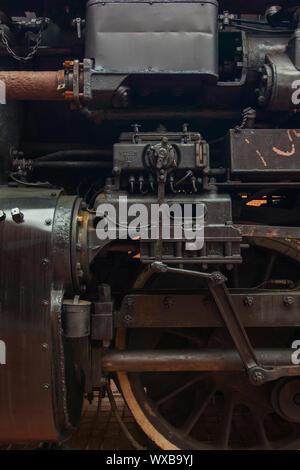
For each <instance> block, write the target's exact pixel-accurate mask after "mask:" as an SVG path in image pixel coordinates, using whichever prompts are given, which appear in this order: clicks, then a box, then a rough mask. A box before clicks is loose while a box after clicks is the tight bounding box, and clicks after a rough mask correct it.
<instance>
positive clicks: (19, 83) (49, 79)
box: [0, 71, 64, 101]
mask: <svg viewBox="0 0 300 470" xmlns="http://www.w3.org/2000/svg"><path fill="white" fill-rule="evenodd" d="M0 80H2V81H3V82H4V83H5V84H6V99H7V100H22V101H31V100H36V101H60V100H64V95H63V93H62V92H61V91H58V89H57V87H58V72H27V71H13V72H12V71H9V72H7V71H0Z"/></svg>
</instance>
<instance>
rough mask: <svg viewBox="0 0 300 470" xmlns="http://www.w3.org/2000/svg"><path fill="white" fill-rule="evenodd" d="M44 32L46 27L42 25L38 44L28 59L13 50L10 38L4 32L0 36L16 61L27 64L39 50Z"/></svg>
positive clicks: (0, 32) (28, 55)
mask: <svg viewBox="0 0 300 470" xmlns="http://www.w3.org/2000/svg"><path fill="white" fill-rule="evenodd" d="M43 31H44V25H43V24H42V25H41V27H40V30H39V33H38V37H37V40H36V43H35V45H34V46H33V48H32V51H30V52H29V53H28V54H27V56H26V57H20V56H18V55H17V54H16V53H15V52H14V51H13V50H12V48H11V47H10V45H9V42H8V37H7V36H6V34H5V32H4V31H3V30H2V31H1V30H0V35H1V41H2V43H3V44H4V47H5V48H6V50H7V52H8V53H9V55H11V56H12V57H13V58H14V59H15V60H18V61H20V62H26V61H28V60H31V59H32V58H33V57H34V56H35V54H36V53H37V51H38V48H39V47H40V45H41V42H42V35H43Z"/></svg>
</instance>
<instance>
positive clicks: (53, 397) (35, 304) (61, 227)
mask: <svg viewBox="0 0 300 470" xmlns="http://www.w3.org/2000/svg"><path fill="white" fill-rule="evenodd" d="M60 194H61V191H60V190H53V189H52V190H51V189H37V188H34V189H33V188H25V189H21V188H4V187H2V188H1V190H0V205H1V209H2V211H3V212H4V214H5V217H4V218H3V219H2V220H1V222H0V242H1V247H2V250H1V258H0V266H1V267H0V269H1V273H0V296H1V298H0V300H1V311H0V320H1V321H0V340H1V341H2V343H1V344H3V345H4V347H5V352H6V357H5V361H3V360H2V362H5V363H4V364H1V365H0V395H1V397H2V401H1V403H0V418H1V419H0V439H1V440H5V439H7V440H8V439H10V440H19V441H22V440H23V441H24V440H34V439H38V440H41V439H42V440H51V439H52V440H55V439H57V438H64V437H66V436H68V434H69V432H70V430H71V429H73V426H74V425H76V424H77V422H78V410H79V415H80V409H81V406H80V397H79V401H78V385H77V384H76V380H74V367H75V365H74V363H72V361H71V362H70V351H69V350H68V347H67V345H63V343H62V326H61V305H62V299H63V295H64V290H65V289H66V288H68V286H70V283H71V279H70V225H71V220H72V215H73V212H72V208H73V205H74V201H75V199H76V197H72V196H71V197H66V196H60ZM13 209H18V210H15V211H13ZM14 214H19V215H18V216H15V215H14ZM70 388H72V389H73V391H74V392H75V393H73V394H72V396H71V397H70V396H67V391H68V390H69V389H70ZM79 395H80V393H79ZM81 396H82V394H81ZM76 400H77V406H76V407H75V412H74V409H73V408H72V407H73V406H74V403H75V402H76ZM76 413H77V416H76Z"/></svg>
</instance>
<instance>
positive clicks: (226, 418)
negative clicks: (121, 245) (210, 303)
mask: <svg viewBox="0 0 300 470" xmlns="http://www.w3.org/2000/svg"><path fill="white" fill-rule="evenodd" d="M266 245H267V243H266V240H259V239H256V240H254V241H253V244H252V246H251V253H250V256H249V259H251V260H252V262H253V265H255V264H256V263H257V267H258V269H256V271H257V270H258V271H261V264H262V260H263V259H264V265H265V266H266V269H267V270H268V271H269V275H271V271H272V272H273V275H274V277H276V278H277V279H279V278H280V279H287V277H286V275H287V272H285V270H286V268H287V269H288V271H289V274H290V278H289V279H291V276H292V275H293V276H294V279H293V281H295V283H297V279H296V276H297V274H296V272H297V270H298V269H299V264H298V263H299V253H300V250H299V244H298V243H297V242H295V241H293V240H291V241H280V242H279V241H278V242H276V241H274V240H273V241H272V242H270V243H269V245H268V246H266ZM254 253H255V256H254ZM274 256H275V257H276V263H274ZM269 259H272V260H273V265H272V268H271V269H270V266H269V265H268V260H269ZM245 266H247V265H246V264H245V263H244V264H243V265H242V266H241V268H240V269H241V272H240V275H239V278H240V279H243V278H244V275H246V277H247V278H248V277H249V278H251V279H250V281H249V282H250V283H251V282H253V280H254V279H259V277H258V278H257V277H256V276H259V273H258V272H255V273H252V274H251V275H250V273H249V266H248V268H246V271H248V272H247V273H243V272H242V270H243V269H244V270H245ZM292 273H295V274H292ZM260 275H261V273H260ZM273 275H272V278H274V277H273ZM278 276H279V277H278ZM281 276H284V277H281ZM173 280H174V278H173ZM158 282H159V283H160V282H161V281H160V280H158ZM142 284H143V285H144V287H148V286H149V280H148V281H147V280H146V281H145V275H144V274H143V281H142ZM150 284H151V283H150ZM139 287H142V285H141V284H139ZM243 287H244V285H243ZM247 287H249V286H247ZM248 335H249V337H250V340H251V342H252V344H253V346H254V347H255V348H261V347H264V348H272V347H273V348H278V347H290V346H291V343H292V340H293V339H295V338H296V336H295V335H296V331H295V329H290V328H264V329H263V328H252V329H249V330H248ZM116 347H117V348H118V349H130V350H134V349H135V350H141V349H147V350H150V349H159V350H163V349H168V350H169V349H176V350H180V349H188V348H190V349H195V348H206V349H207V348H213V349H217V348H220V349H226V348H228V349H232V348H233V343H232V339H231V338H230V337H229V334H228V333H227V331H226V330H225V329H223V328H199V329H191V328H182V329H177V328H170V329H158V328H152V329H149V328H147V329H138V330H137V329H119V330H118V333H117V340H116ZM117 380H118V382H119V385H120V388H121V390H122V393H123V396H124V398H125V400H126V402H127V404H128V406H129V408H130V410H131V412H132V414H133V416H134V417H135V419H136V421H137V423H138V424H139V425H140V427H141V428H142V429H143V431H144V432H145V434H146V435H147V436H148V437H149V438H150V439H151V440H152V441H153V442H154V443H155V444H156V445H157V446H158V447H160V448H161V449H164V450H187V449H192V450H194V449H210V450H211V449H213V450H214V449H215V450H217V449H268V450H271V449H298V448H299V447H300V399H299V397H300V379H298V378H293V379H281V380H280V381H277V382H269V383H266V384H264V385H262V386H259V387H257V386H254V385H252V384H251V383H250V382H249V379H248V376H247V375H246V373H244V372H237V371H236V372H214V371H211V372H140V373H125V372H119V373H118V374H117Z"/></svg>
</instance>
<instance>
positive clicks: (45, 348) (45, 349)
mask: <svg viewBox="0 0 300 470" xmlns="http://www.w3.org/2000/svg"><path fill="white" fill-rule="evenodd" d="M48 347H49V345H48V344H47V343H43V344H42V350H43V351H47V349H48Z"/></svg>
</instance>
